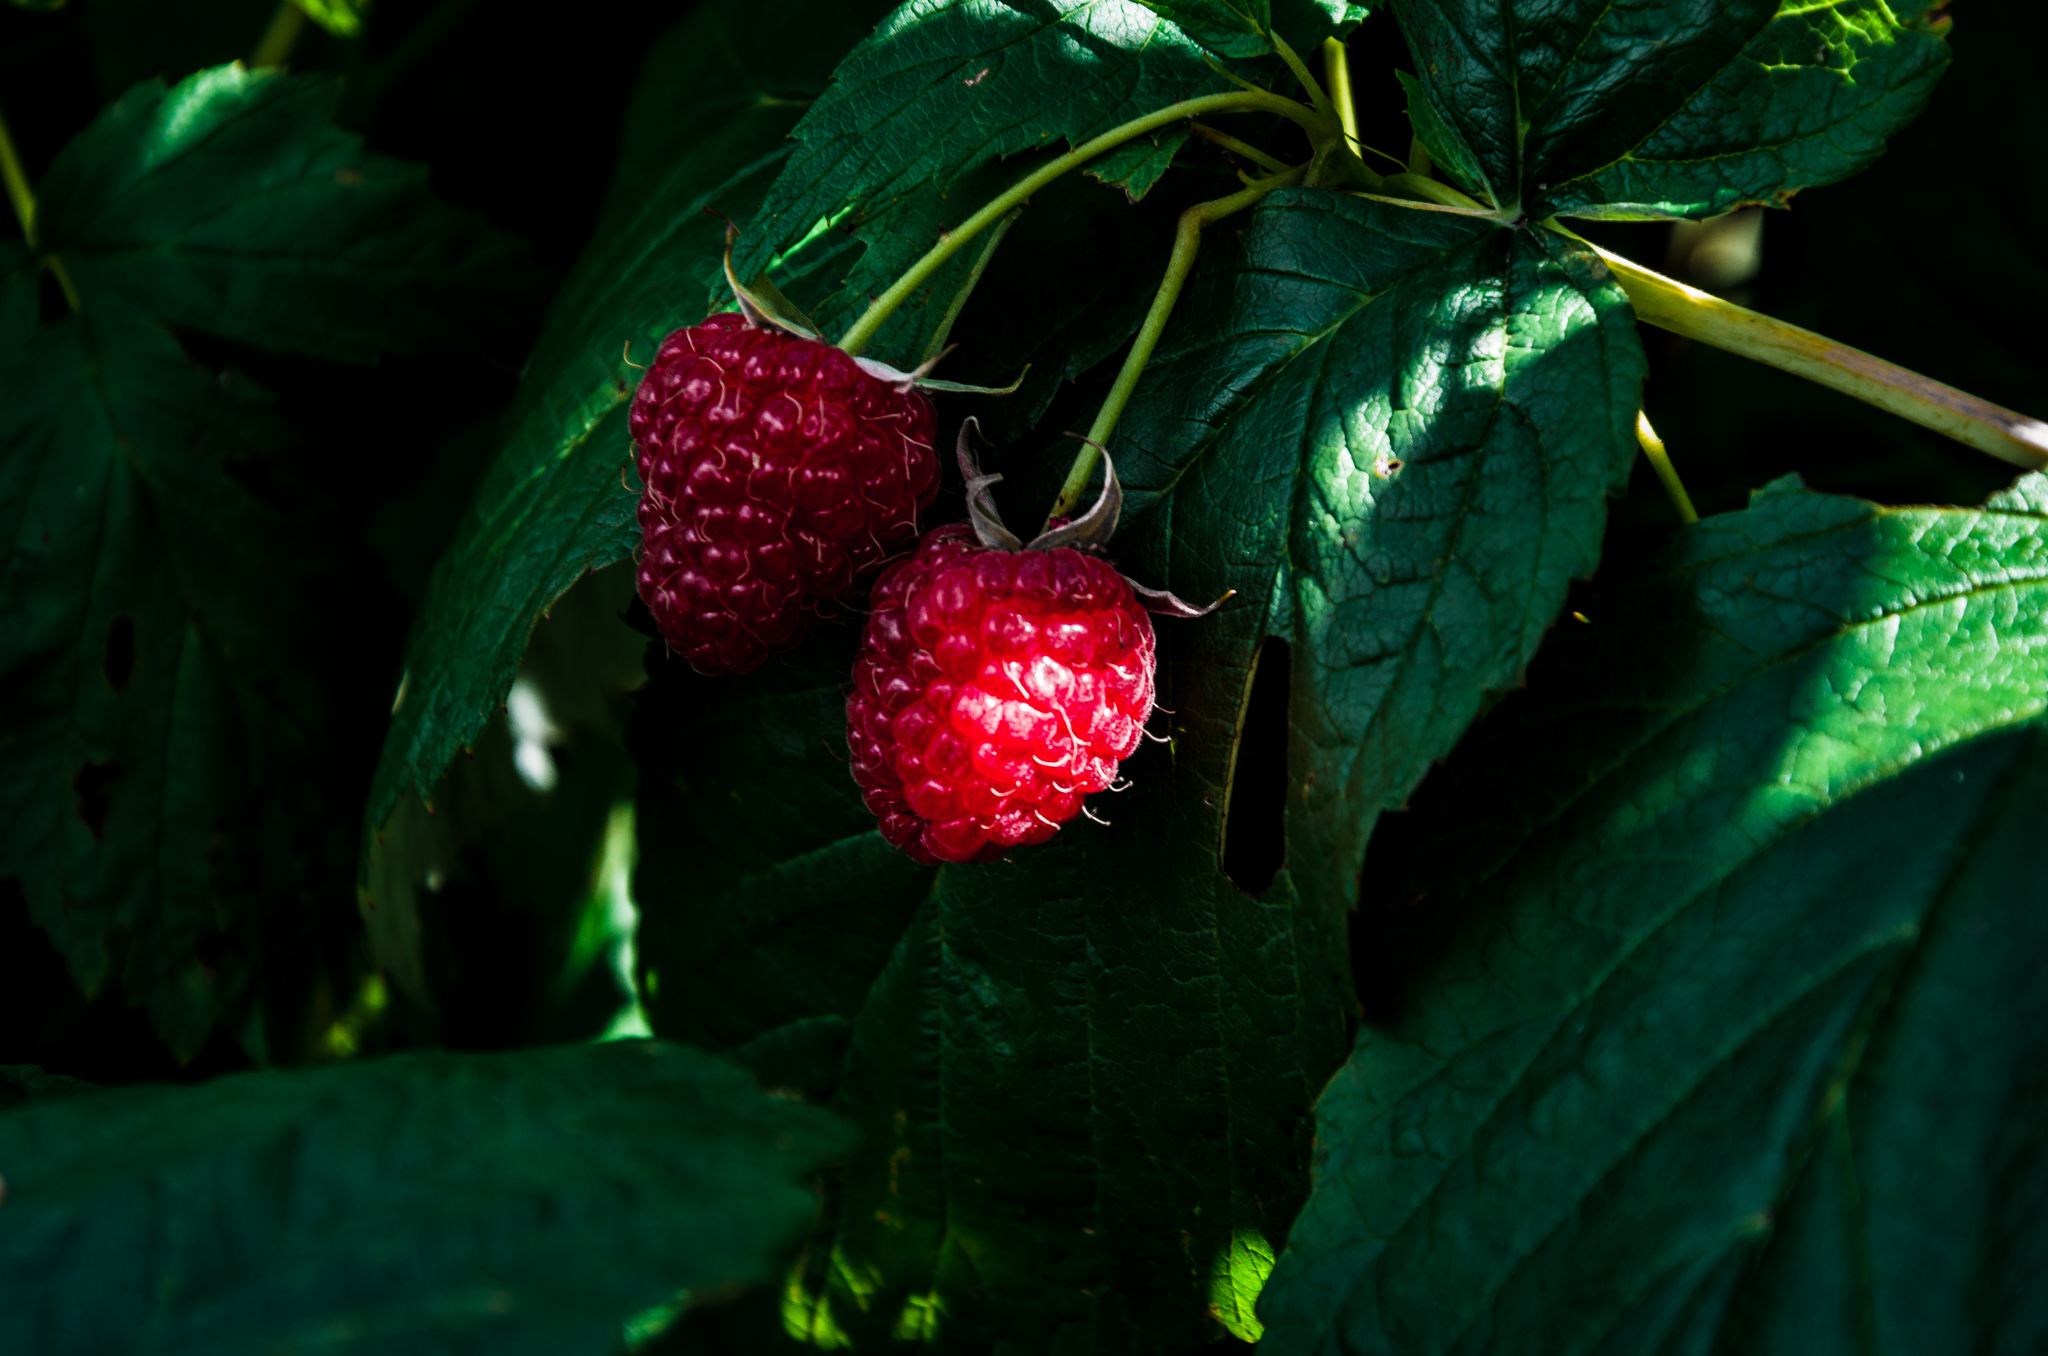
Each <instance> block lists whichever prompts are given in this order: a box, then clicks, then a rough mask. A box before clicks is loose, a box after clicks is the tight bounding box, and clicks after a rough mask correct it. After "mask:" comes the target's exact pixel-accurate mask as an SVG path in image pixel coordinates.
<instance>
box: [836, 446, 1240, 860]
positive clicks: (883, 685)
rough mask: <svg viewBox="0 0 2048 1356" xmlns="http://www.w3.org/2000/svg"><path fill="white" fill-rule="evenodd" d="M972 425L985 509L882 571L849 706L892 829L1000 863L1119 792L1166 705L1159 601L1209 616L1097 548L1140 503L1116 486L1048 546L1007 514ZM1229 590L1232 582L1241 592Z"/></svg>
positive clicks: (947, 850) (861, 767) (864, 775)
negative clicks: (1121, 768) (1138, 578)
mask: <svg viewBox="0 0 2048 1356" xmlns="http://www.w3.org/2000/svg"><path fill="white" fill-rule="evenodd" d="M975 431H976V424H975V421H974V420H972V419H970V420H967V421H966V423H965V424H964V425H963V426H962V428H961V432H960V444H959V456H960V462H961V470H962V472H963V474H964V475H965V476H966V479H967V492H968V513H969V522H967V523H953V524H949V525H947V526H944V527H940V528H937V529H934V530H933V531H932V532H930V533H928V534H926V536H925V538H924V540H923V541H922V542H921V543H920V544H919V546H918V548H917V551H916V553H915V554H914V555H913V556H911V557H910V558H909V559H907V560H903V561H900V562H898V563H896V564H894V565H892V566H890V567H889V568H888V569H887V570H886V571H884V573H883V574H882V576H881V578H880V579H879V580H878V581H877V582H876V585H875V589H874V593H873V599H872V609H873V610H872V611H871V612H870V614H869V617H868V622H867V628H866V632H865V634H864V636H863V638H862V644H861V655H860V659H859V660H858V662H857V663H856V665H855V667H854V687H853V691H852V693H851V694H850V695H849V696H848V698H847V702H846V715H847V743H848V747H849V751H850V753H851V766H852V770H853V776H854V780H855V781H856V782H858V783H859V784H860V787H861V790H862V793H863V799H864V800H865V801H866V803H867V805H868V808H869V809H870V810H872V811H873V812H874V813H875V816H876V817H877V818H878V819H879V820H880V821H881V828H882V835H883V837H885V838H887V839H888V840H889V841H890V842H891V843H893V844H895V845H896V846H897V847H900V848H902V849H903V850H904V851H906V852H907V853H909V854H910V856H912V857H913V858H915V859H917V860H918V861H921V862H927V863H934V862H941V861H944V862H974V861H992V860H994V859H996V858H998V857H1001V856H1002V855H1003V854H1005V853H1006V852H1008V851H1009V850H1010V849H1012V848H1015V847H1018V846H1020V845H1023V844H1028V843H1041V842H1044V841H1045V840H1047V839H1049V838H1051V837H1052V836H1053V834H1054V833H1056V832H1058V830H1059V828H1060V826H1061V825H1062V824H1065V823H1066V822H1067V821H1069V820H1071V819H1073V818H1074V817H1075V816H1076V815H1079V814H1082V813H1085V812H1086V811H1085V807H1084V800H1083V798H1084V797H1086V796H1088V795H1090V794H1092V793H1094V792H1098V791H1103V790H1109V789H1114V788H1116V784H1117V768H1118V764H1119V763H1120V762H1121V761H1122V760H1123V759H1125V758H1128V757H1130V756H1131V754H1132V753H1134V752H1136V751H1137V747H1138V742H1139V740H1140V739H1141V738H1142V737H1143V733H1144V726H1145V722H1146V720H1147V718H1148V717H1149V716H1150V715H1151V711H1152V699H1153V694H1154V679H1155V670H1156V658H1155V641H1154V637H1153V632H1152V621H1151V618H1150V616H1149V615H1148V610H1159V611H1165V612H1168V613H1171V614H1173V615H1178V616H1202V615H1205V614H1206V613H1207V612H1210V611H1213V610H1214V607H1215V606H1217V605H1220V603H1221V602H1222V600H1221V599H1219V600H1218V601H1217V604H1212V605H1211V607H1209V608H1193V607H1190V606H1189V605H1188V604H1186V603H1183V602H1181V601H1180V600H1179V599H1178V598H1175V597H1173V596H1172V595H1171V594H1166V593H1158V592H1155V591H1153V590H1150V589H1140V588H1139V587H1138V586H1136V585H1134V584H1133V583H1132V582H1131V581H1130V580H1128V579H1126V578H1124V576H1122V575H1121V574H1119V573H1117V571H1116V568H1115V567H1114V566H1113V565H1111V564H1110V563H1109V562H1107V561H1106V560H1104V559H1102V558H1101V557H1100V556H1099V555H1096V554H1094V552H1095V551H1097V550H1099V549H1100V548H1101V546H1102V545H1103V544H1104V543H1106V542H1107V541H1108V539H1109V536H1110V534H1111V533H1112V532H1113V531H1114V530H1115V527H1116V519H1117V515H1118V512H1119V510H1120V508H1121V504H1122V491H1121V489H1120V487H1119V486H1118V484H1117V481H1116V472H1115V469H1114V467H1111V466H1110V465H1109V462H1108V458H1107V456H1105V457H1104V468H1105V469H1104V481H1103V490H1102V495H1101V497H1100V498H1099V499H1098V500H1097V501H1096V503H1095V506H1094V507H1093V508H1091V509H1090V510H1089V511H1088V512H1087V513H1086V514H1084V515H1082V516H1081V517H1080V518H1077V519H1075V520H1074V521H1072V522H1070V523H1066V524H1062V525H1058V526H1056V527H1054V528H1053V529H1051V530H1050V531H1048V532H1046V533H1044V534H1043V535H1041V536H1040V537H1038V538H1036V539H1034V540H1032V541H1031V542H1028V543H1026V542H1022V541H1019V540H1018V538H1017V537H1016V535H1015V534H1013V533H1011V532H1010V531H1009V530H1008V529H1007V528H1005V527H1004V526H1003V525H1002V521H1001V519H1000V518H999V517H998V516H997V515H996V513H995V506H994V503H993V500H992V499H991V498H990V497H989V493H988V491H989V487H990V486H991V485H993V484H994V483H996V482H997V481H998V480H1000V479H1001V477H1000V476H986V475H983V474H982V473H981V471H980V469H979V467H978V465H976V463H975V459H974V455H973V452H972V448H971V445H970V442H969V439H970V437H971V436H972V435H973V433H974V432H975ZM1228 596H1229V595H1227V594H1226V595H1225V597H1228Z"/></svg>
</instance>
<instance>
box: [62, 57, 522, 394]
mask: <svg viewBox="0 0 2048 1356" xmlns="http://www.w3.org/2000/svg"><path fill="white" fill-rule="evenodd" d="M338 92H339V86H338V85H337V84H336V82H335V81H334V80H332V79H331V78H326V77H319V76H286V75H281V74H278V73H277V72H275V71H250V70H246V69H244V68H243V67H241V66H240V65H231V66H221V67H216V68H214V69H212V70H209V71H202V72H200V73H199V74H197V75H195V76H192V77H191V78H189V79H187V80H185V81H183V82H181V83H180V84H178V85H177V86H176V87H175V88H173V89H170V90H165V89H164V88H163V86H162V85H161V84H158V83H155V82H147V83H144V84H142V85H139V86H137V87H136V88H135V89H133V90H131V91H129V93H128V94H127V95H125V96H123V97H122V98H121V99H120V100H118V101H117V102H116V103H114V104H113V106H112V107H110V108H108V109H107V111H106V112H104V113H102V114H101V115H100V116H99V117H98V118H97V119H95V120H94V121H93V123H92V125H91V126H90V127H88V128H86V130H85V131H84V132H82V133H80V134H79V135H78V136H77V137H76V138H74V139H73V140H72V142H71V143H70V144H69V145H68V146H66V147H65V149H64V150H63V152H62V153H60V154H59V155H58V157H57V159H56V160H55V162H53V163H52V164H51V166H50V172H49V174H48V175H47V176H46V177H45V178H44V180H43V183H42V184H41V186H40V189H39V194H40V198H39V202H38V205H37V217H36V225H37V232H38V235H39V237H40V241H41V244H42V246H43V247H44V248H45V249H47V250H49V251H51V252H53V253H56V254H57V255H59V256H60V257H61V258H62V259H63V260H64V262H65V265H66V267H67V268H68V269H69V270H70V272H71V274H72V276H73V277H74V278H76V279H77V281H78V286H79V289H80V291H81V292H83V293H84V294H85V295H86V296H87V297H88V298H89V299H91V300H94V301H99V300H102V299H119V300H121V301H123V302H124V303H126V304H130V305H133V306H136V307H138V308H140V309H142V310H145V311H147V312H148V313H150V314H151V315H154V316H156V317H157V318H158V319H160V320H162V321H164V322H165V323H168V324H171V325H176V326H183V327H187V328H191V329H196V330H203V331H205V332H207V333H210V334H217V335H220V336H222V337H223V338H228V339H234V340H238V341H240V342H243V343H248V344H254V345H256V346H258V347H262V348H275V349H285V350H289V351H292V352H298V353H307V354H312V355H314V356H316V357H326V358H337V359H343V360H347V361H352V362H366V361H369V360H371V359H374V358H375V357H376V356H377V355H378V354H380V353H386V352H392V353H424V352H436V351H442V350H447V349H454V348H465V347H472V346H474V345H476V344H477V343H478V342H479V341H480V340H483V339H486V338H489V337H492V336H494V335H496V334H499V333H501V332H503V331H504V330H506V329H507V328H509V327H512V326H516V325H518V324H520V323H523V322H524V321H525V320H526V319H527V318H528V317H529V316H530V315H531V314H532V312H533V310H534V309H535V305H536V302H537V299H538V293H539V283H540V281H541V279H540V274H539V269H538V265H537V264H536V263H535V262H534V260H533V258H532V256H531V254H530V253H529V251H528V250H527V249H526V247H525V246H524V245H522V244H520V243H519V242H518V241H516V240H514V239H513V238H512V237H510V236H507V235H505V234H503V233H501V232H498V231H495V230H493V229H491V228H490V227H488V226H486V225H485V224H484V223H483V222H482V221H480V220H478V219H477V218H475V217H473V216H471V215H469V214H468V213H465V212H459V211H457V210H455V209H454V208H451V207H449V206H447V205H446V204H444V203H442V202H441V201H440V200H439V199H437V198H435V197H433V196H432V195H431V194H430V193H429V192H428V191H427V176H426V170H425V168H424V167H422V166H418V165H413V164H408V163H406V162H404V161H399V160H393V159H390V158H389V157H386V156H379V155H371V154H369V153H367V152H366V151H364V149H363V147H362V143H361V141H360V139H359V138H357V137H355V136H353V135H351V134H349V133H347V132H343V131H342V130H340V129H339V128H337V127H335V126H333V124H332V122H331V121H330V119H331V115H332V113H333V110H334V103H335V99H336V98H337V96H338Z"/></svg>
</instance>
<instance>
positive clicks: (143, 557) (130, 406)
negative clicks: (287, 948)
mask: <svg viewBox="0 0 2048 1356" xmlns="http://www.w3.org/2000/svg"><path fill="white" fill-rule="evenodd" d="M0 267H4V268H5V279H4V291H0V542H4V543H5V553H6V554H5V568H4V570H0V615H5V616H7V617H8V618H10V619H11V620H10V623H9V624H8V625H7V626H6V627H4V628H0V694H4V700H0V710H4V712H5V716H4V717H0V747H5V748H6V749H7V751H8V757H7V760H6V763H5V765H4V770H0V877H6V876H11V875H18V876H19V877H20V878H21V881H22V885H23V889H24V891H25V892H26V895H27V898H28V905H29V912H30V915H31V916H32V917H33V918H34V919H35V921H36V922H37V924H38V925H39V926H41V927H42V928H43V929H44V930H45V931H46V932H47V933H48V934H49V936H50V938H51V940H52V941H53V942H55V943H56V945H57V947H58V949H59V950H60V951H61V952H62V953H63V955H64V957H65V959H66V961H67V962H69V964H70V967H71V974H72V977H73V978H74V979H75V980H76V981H77V982H78V984H79V986H80V987H81V988H82V989H84V990H85V991H86V992H87V993H88V994H90V993H92V992H93V991H95V990H96V989H98V988H99V987H100V985H101V984H102V983H104V982H105V981H106V980H107V979H108V978H110V977H111V976H112V975H113V973H114V969H115V967H116V965H117V964H118V966H119V967H120V969H119V982H120V987H121V989H122V990H123V991H124V992H125V993H126V994H127V996H128V997H129V998H130V1000H131V1001H134V1002H138V1003H144V1004H146V1005H147V1006H148V1008H149V1011H150V1016H151V1018H152V1020H153V1021H154V1023H155V1025H156V1029H157V1030H158V1032H159V1033H161V1034H162V1035H163V1037H164V1039H165V1040H166V1042H167V1043H168V1044H169V1045H170V1046H171V1047H172V1049H173V1050H174V1051H175V1052H177V1053H178V1054H179V1055H181V1056H182V1057H188V1058H189V1057H190V1056H191V1055H192V1054H193V1053H195V1052H196V1051H197V1050H198V1048H199V1047H200V1045H201V1044H202V1043H203V1042H204V1041H205V1039H206V1036H207V1034H208V1032H209V1030H210V1029H211V1028H212V1026H213V1024H214V1022H215V1021H216V1020H217V1018H218V1017H219V1016H220V1015H221V1014H222V1013H223V1012H224V1011H225V1010H226V1009H227V1007H228V1006H229V1005H230V1004H231V1003H232V1002H234V1001H235V1000H236V998H237V996H238V995H239V994H240V993H241V992H242V990H243V988H244V986H245V985H246V984H247V983H248V982H249V980H250V974H249V972H248V965H249V957H248V955H247V954H245V953H244V951H242V950H241V949H239V948H237V947H233V946H225V945H224V943H225V942H227V940H228V939H231V938H244V939H245V938H246V934H247V933H248V931H249V929H250V928H251V927H252V926H253V922H252V920H251V919H249V918H248V917H246V916H245V915H244V913H243V911H242V909H241V908H240V906H239V902H238V896H237V889H238V887H237V879H236V878H237V876H238V874H239V873H242V872H244V871H245V870H246V863H245V860H244V859H245V858H246V857H248V856H249V855H250V854H252V853H255V852H256V849H255V848H253V847H252V846H250V844H251V842H252V839H254V838H255V837H257V836H260V834H261V833H262V832H263V828H262V820H263V818H264V815H265V814H266V813H267V812H268V810H274V809H275V807H276V803H277V799H284V800H288V799H289V796H284V797H279V798H276V799H273V800H272V802H271V805H270V806H269V807H267V808H266V807H265V806H264V805H262V804H260V803H259V801H258V800H257V799H256V797H255V795H254V792H255V789H256V788H257V787H259V786H263V785H270V786H272V787H275V786H278V785H283V786H287V787H289V786H291V785H293V780H292V778H290V777H289V776H288V775H287V773H288V770H290V769H292V768H293V767H295V766H296V762H297V760H299V759H301V758H304V757H305V756H306V755H307V751H308V749H309V748H310V747H311V746H312V743H313V740H314V738H315V736H316V734H317V732H318V731H319V729H320V728H321V725H322V721H323V713H324V710H325V704H324V699H323V697H322V695H321V693H320V690H319V689H318V687H317V686H316V685H315V684H314V682H313V679H312V677H311V676H310V675H309V674H308V673H307V671H306V669H305V665H304V657H305V656H307V655H309V654H317V653H320V651H321V646H322V643H323V642H322V640H321V638H320V636H319V635H318V634H317V633H316V632H315V631H314V630H313V629H312V623H314V622H315V621H317V611H318V603H319V599H320V596H321V595H320V594H319V593H318V592H316V591H314V590H313V589H312V588H310V587H309V586H308V585H307V583H306V579H307V573H308V572H307V569H306V566H307V565H308V564H309V561H308V557H309V556H313V555H315V554H317V550H318V547H317V545H316V541H315V540H314V539H311V538H309V537H308V536H307V535H305V534H303V533H298V532H293V531H290V530H288V529H287V527H286V525H285V523H284V521H283V519H281V518H280V517H279V516H278V515H277V514H276V513H275V512H274V511H273V510H271V509H269V508H268V507H266V506H264V505H263V504H261V503H259V502H258V501H257V500H255V499H254V498H252V497H251V496H250V494H249V493H248V492H247V491H246V490H245V489H244V488H243V487H242V485H241V483H239V482H238V481H237V479H236V473H237V472H242V473H244V474H246V473H248V472H249V471H251V470H253V469H254V468H255V467H256V466H257V465H258V464H259V463H260V461H261V460H262V459H263V458H264V457H266V456H268V455H269V454H271V453H273V452H275V451H276V450H277V449H278V448H279V447H280V446H281V445H282V444H283V442H284V440H285V437H284V433H283V430H282V427H281V425H280V423H279V421H278V420H277V418H276V416H275V415H274V414H273V413H272V412H271V411H270V410H269V408H268V406H267V403H266V401H265V399H264V398H263V397H262V395H261V393H260V392H252V391H249V390H247V389H246V386H247V384H246V383H245V382H240V381H231V380H228V379H224V378H216V377H215V376H214V375H213V374H211V373H208V372H206V371H205V370H203V369H201V368H200V367H198V366H197V365H195V364H194V363H192V362H191V361H190V360H189V359H187V358H186V357H185V355H184V354H183V353H182V352H181V351H180V350H179V348H178V346H177V343H176V341H174V340H173V339H172V338H171V336H170V335H169V334H167V333H165V331H164V330H163V329H162V328H161V327H159V326H158V325H156V324H155V323H154V322H153V321H151V320H149V319H148V318H146V317H144V316H140V315H137V314H135V313H134V312H132V311H129V310H127V309H125V308H123V307H122V306H121V305H120V304H119V303H118V302H117V301H112V300H101V301H97V302H95V303H94V304H93V306H92V308H91V309H90V310H88V311H87V312H86V313H85V314H84V315H82V316H66V317H64V318H62V319H59V320H54V321H49V322H39V321H38V319H37V296H36V291H37V273H36V270H35V269H34V267H33V266H32V265H31V264H29V263H28V261H27V260H26V259H25V257H24V256H23V254H22V252H21V250H20V248H19V246H8V247H7V249H6V252H5V254H4V255H0ZM258 855H260V854H258ZM223 952H224V953H225V955H224V957H223V956H222V955H221V953H223Z"/></svg>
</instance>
